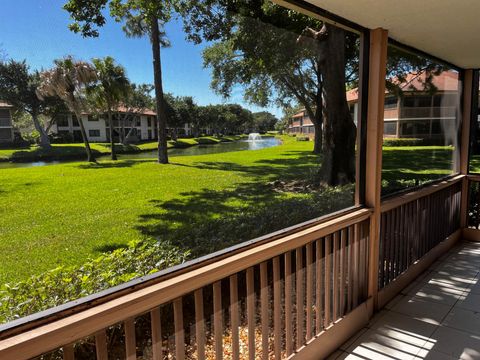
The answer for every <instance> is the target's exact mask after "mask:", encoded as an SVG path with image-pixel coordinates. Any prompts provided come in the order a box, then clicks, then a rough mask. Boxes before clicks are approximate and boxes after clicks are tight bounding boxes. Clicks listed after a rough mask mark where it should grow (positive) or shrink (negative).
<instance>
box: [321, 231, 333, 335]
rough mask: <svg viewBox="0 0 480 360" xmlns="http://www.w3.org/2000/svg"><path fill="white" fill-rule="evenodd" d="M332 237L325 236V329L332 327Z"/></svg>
mask: <svg viewBox="0 0 480 360" xmlns="http://www.w3.org/2000/svg"><path fill="white" fill-rule="evenodd" d="M331 240H332V237H331V235H327V236H325V284H324V285H325V319H324V321H325V322H324V325H323V327H324V328H327V327H328V326H329V325H330V320H331V308H330V297H331V295H332V294H331V290H330V289H331V286H330V285H331V281H332V275H331V274H332V273H331V271H332V270H331V266H332V264H331V254H330V252H331V249H332V245H331Z"/></svg>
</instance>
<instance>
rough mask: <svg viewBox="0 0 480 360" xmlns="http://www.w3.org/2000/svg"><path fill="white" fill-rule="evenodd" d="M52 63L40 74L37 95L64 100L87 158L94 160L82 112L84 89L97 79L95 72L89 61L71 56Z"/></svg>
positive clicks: (41, 97) (84, 105)
mask: <svg viewBox="0 0 480 360" xmlns="http://www.w3.org/2000/svg"><path fill="white" fill-rule="evenodd" d="M54 64H55V66H54V67H53V68H52V69H50V70H46V71H43V72H42V73H41V74H40V80H41V83H40V86H39V87H38V88H37V96H38V97H39V98H40V99H43V98H45V97H48V96H58V97H59V98H60V99H62V100H63V101H64V102H65V104H66V105H67V107H68V109H69V110H70V111H71V112H72V113H74V114H75V116H76V117H77V120H78V123H79V124H80V131H81V133H82V138H83V142H84V144H85V151H86V152H87V160H88V161H89V162H95V158H94V156H93V153H92V150H91V149H90V143H89V142H88V138H87V133H86V132H85V126H84V125H83V120H82V113H83V112H84V111H85V110H86V97H85V89H86V87H87V86H88V85H90V84H92V83H93V82H95V81H96V80H97V72H96V71H95V68H94V67H93V66H92V65H91V64H90V63H88V62H85V61H78V60H74V59H73V58H72V57H71V56H67V57H65V58H63V59H57V60H55V61H54Z"/></svg>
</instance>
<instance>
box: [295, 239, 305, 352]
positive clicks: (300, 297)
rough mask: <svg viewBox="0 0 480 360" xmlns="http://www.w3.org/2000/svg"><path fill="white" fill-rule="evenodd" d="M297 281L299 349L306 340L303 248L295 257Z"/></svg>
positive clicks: (299, 249) (298, 249)
mask: <svg viewBox="0 0 480 360" xmlns="http://www.w3.org/2000/svg"><path fill="white" fill-rule="evenodd" d="M295 260H296V261H295V263H296V268H295V279H296V281H295V283H296V297H297V299H296V300H297V301H296V305H297V349H298V348H300V347H301V346H302V345H303V343H304V341H305V337H304V332H303V327H304V325H303V320H304V311H305V308H304V292H303V291H304V288H303V277H304V271H303V251H302V248H297V250H296V258H295Z"/></svg>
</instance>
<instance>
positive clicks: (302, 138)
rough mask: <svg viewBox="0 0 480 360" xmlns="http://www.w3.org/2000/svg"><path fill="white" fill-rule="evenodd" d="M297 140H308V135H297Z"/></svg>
mask: <svg viewBox="0 0 480 360" xmlns="http://www.w3.org/2000/svg"><path fill="white" fill-rule="evenodd" d="M297 141H310V138H309V137H308V136H297Z"/></svg>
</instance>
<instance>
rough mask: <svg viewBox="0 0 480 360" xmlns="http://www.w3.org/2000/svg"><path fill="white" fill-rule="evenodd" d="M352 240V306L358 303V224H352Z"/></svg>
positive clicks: (354, 306)
mask: <svg viewBox="0 0 480 360" xmlns="http://www.w3.org/2000/svg"><path fill="white" fill-rule="evenodd" d="M353 229H354V234H355V235H354V242H353V269H354V270H353V308H356V307H357V305H358V290H359V281H358V279H359V263H358V256H359V245H360V231H359V226H358V224H355V225H353Z"/></svg>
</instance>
